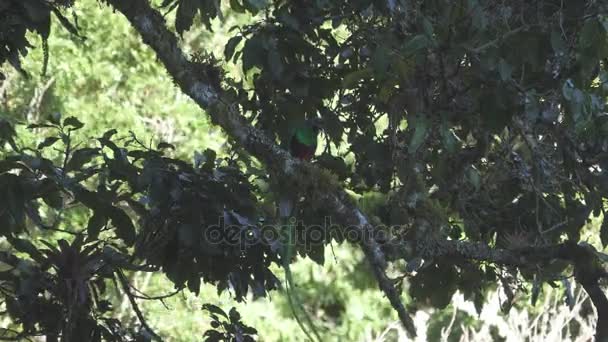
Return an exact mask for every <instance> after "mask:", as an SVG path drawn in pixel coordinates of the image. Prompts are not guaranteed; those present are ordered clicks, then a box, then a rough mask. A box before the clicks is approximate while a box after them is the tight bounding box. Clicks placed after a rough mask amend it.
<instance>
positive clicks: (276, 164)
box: [106, 0, 415, 336]
mask: <svg viewBox="0 0 608 342" xmlns="http://www.w3.org/2000/svg"><path fill="white" fill-rule="evenodd" d="M106 2H108V3H109V4H110V5H111V6H113V7H114V8H115V9H116V10H118V11H119V12H121V13H122V14H124V15H125V17H126V18H127V19H128V20H129V21H130V22H131V24H132V25H133V27H134V28H135V29H136V30H137V31H138V32H139V33H140V34H141V37H142V39H143V41H144V42H145V43H146V44H147V45H149V46H150V47H151V48H152V49H153V50H154V51H155V52H156V55H157V57H158V58H159V60H160V61H161V62H162V63H163V64H164V66H165V68H166V69H167V71H168V72H169V74H171V76H173V79H174V81H175V83H176V84H177V85H178V86H179V87H180V88H181V89H182V91H183V92H184V93H185V94H187V95H188V96H190V97H191V98H192V99H193V100H194V101H195V102H196V103H197V104H198V105H199V106H200V107H201V108H202V109H204V110H206V111H207V113H208V114H209V115H210V116H211V119H212V120H213V122H214V123H216V124H218V125H220V126H221V127H222V128H223V129H224V130H225V131H226V132H227V133H228V135H229V136H230V137H231V138H232V139H234V140H235V141H236V142H237V143H238V144H239V146H241V147H243V148H244V149H245V150H247V151H248V152H249V153H251V154H252V155H253V156H255V157H256V158H258V159H259V160H260V161H262V162H264V163H265V164H266V166H267V167H268V168H269V169H270V170H271V172H272V174H273V176H276V177H278V178H280V179H286V180H296V179H303V177H302V176H301V175H300V172H301V170H302V167H300V166H301V162H299V161H298V160H295V159H293V158H292V157H291V156H290V155H289V153H287V152H286V151H284V150H282V149H281V148H279V147H278V146H277V145H276V144H275V143H274V141H273V140H271V139H270V138H268V136H267V135H266V134H264V133H263V132H262V131H260V130H258V129H256V128H254V127H252V126H251V125H250V124H249V123H248V122H247V121H246V120H245V118H244V117H243V116H242V115H240V113H239V110H238V107H237V103H236V99H235V98H234V97H233V96H231V95H230V93H228V92H226V91H223V90H222V89H221V87H220V86H219V85H218V84H215V83H216V82H214V81H213V80H211V79H209V77H208V76H207V74H206V73H204V72H201V66H200V65H196V64H194V63H192V62H190V61H188V59H187V58H186V57H185V55H184V53H183V52H182V50H181V49H180V47H179V45H178V42H177V37H176V36H175V35H174V34H173V33H171V32H170V31H169V30H167V27H166V25H165V21H164V19H163V17H162V16H161V15H160V14H159V13H158V12H157V11H155V10H154V9H152V8H151V7H150V5H149V4H148V1H146V0H130V1H124V0H106ZM207 67H208V68H211V67H212V66H207ZM314 181H315V179H311V182H314ZM319 196H320V198H321V199H322V200H323V202H324V203H325V204H326V208H327V209H328V210H329V211H330V212H332V213H333V214H334V216H333V217H332V218H334V219H336V220H337V221H338V222H339V223H342V224H344V225H347V226H356V227H358V228H359V229H360V230H361V232H362V233H363V235H369V233H370V232H371V230H372V227H371V225H370V223H369V221H368V219H367V218H366V217H365V215H363V213H362V212H361V211H360V210H359V209H358V208H357V207H356V206H354V205H353V204H352V203H351V202H350V201H349V200H348V196H347V195H346V193H345V192H344V191H343V190H341V189H340V190H335V189H334V190H332V189H329V190H328V191H327V192H326V193H323V194H319ZM361 241H362V248H363V250H364V252H365V255H366V256H367V258H368V260H369V262H370V263H371V265H372V268H373V270H374V274H375V276H376V279H377V281H378V284H379V286H380V288H381V289H382V291H384V293H385V294H386V296H387V297H388V298H389V300H390V302H391V304H392V306H393V308H395V310H397V313H398V315H399V318H400V320H401V322H402V323H403V324H404V326H405V328H406V329H407V331H408V332H409V333H410V334H411V335H413V336H415V329H414V324H413V321H412V319H411V318H410V317H409V315H408V313H407V311H406V310H405V307H404V306H403V303H402V302H401V299H400V297H399V294H398V292H397V290H396V289H395V286H394V284H393V283H392V282H391V281H390V280H389V279H388V278H387V276H386V274H385V273H384V269H385V266H386V261H385V258H384V254H383V252H382V250H381V249H380V246H379V245H378V243H377V242H376V241H374V240H373V239H365V238H363V239H361Z"/></svg>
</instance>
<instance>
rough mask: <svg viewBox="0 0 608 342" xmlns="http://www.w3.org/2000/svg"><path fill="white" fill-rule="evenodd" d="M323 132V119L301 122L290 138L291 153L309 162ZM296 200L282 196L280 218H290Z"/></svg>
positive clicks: (291, 196) (291, 131)
mask: <svg viewBox="0 0 608 342" xmlns="http://www.w3.org/2000/svg"><path fill="white" fill-rule="evenodd" d="M320 130H321V119H319V118H314V119H308V120H305V121H303V122H300V123H298V124H296V125H294V126H293V127H292V129H291V130H290V134H289V136H290V138H289V152H290V153H291V155H292V156H294V157H295V158H298V159H300V160H305V161H309V160H311V159H312V157H314V155H315V151H316V150H317V137H318V136H319V132H320ZM295 201H296V199H295V198H294V197H293V194H282V195H281V196H280V199H279V217H281V218H289V216H291V214H292V212H293V208H294V203H295Z"/></svg>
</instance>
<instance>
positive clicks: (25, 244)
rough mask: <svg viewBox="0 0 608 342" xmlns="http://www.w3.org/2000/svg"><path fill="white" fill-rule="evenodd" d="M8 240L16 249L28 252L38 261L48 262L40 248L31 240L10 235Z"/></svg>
mask: <svg viewBox="0 0 608 342" xmlns="http://www.w3.org/2000/svg"><path fill="white" fill-rule="evenodd" d="M7 240H8V241H9V242H10V244H11V245H12V246H13V247H14V248H15V249H16V250H18V251H19V252H22V253H26V254H27V255H29V256H30V257H31V258H32V259H34V260H35V261H36V262H38V263H44V262H46V260H47V259H46V257H45V256H44V255H43V254H42V253H41V252H40V251H39V250H38V248H36V246H34V244H32V243H31V242H29V241H28V240H25V239H20V238H15V237H8V238H7Z"/></svg>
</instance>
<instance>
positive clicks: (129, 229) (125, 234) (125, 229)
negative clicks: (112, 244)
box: [105, 207, 136, 247]
mask: <svg viewBox="0 0 608 342" xmlns="http://www.w3.org/2000/svg"><path fill="white" fill-rule="evenodd" d="M105 214H107V215H108V217H109V218H110V220H112V224H113V225H114V227H116V236H118V237H119V238H120V239H122V240H123V241H124V243H125V245H127V246H129V247H130V246H132V245H133V244H134V243H135V237H136V234H135V227H134V226H133V222H131V218H129V216H128V215H127V214H125V212H124V211H122V210H121V209H118V208H115V207H111V209H110V210H107V211H106V212H105Z"/></svg>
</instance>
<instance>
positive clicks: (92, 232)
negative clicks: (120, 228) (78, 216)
mask: <svg viewBox="0 0 608 342" xmlns="http://www.w3.org/2000/svg"><path fill="white" fill-rule="evenodd" d="M107 222H108V218H107V217H105V216H104V215H101V214H98V213H94V214H93V216H91V217H90V218H89V223H88V224H87V234H88V237H87V238H88V239H89V240H96V239H97V237H98V236H99V232H101V228H103V226H105V225H106V223H107Z"/></svg>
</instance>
